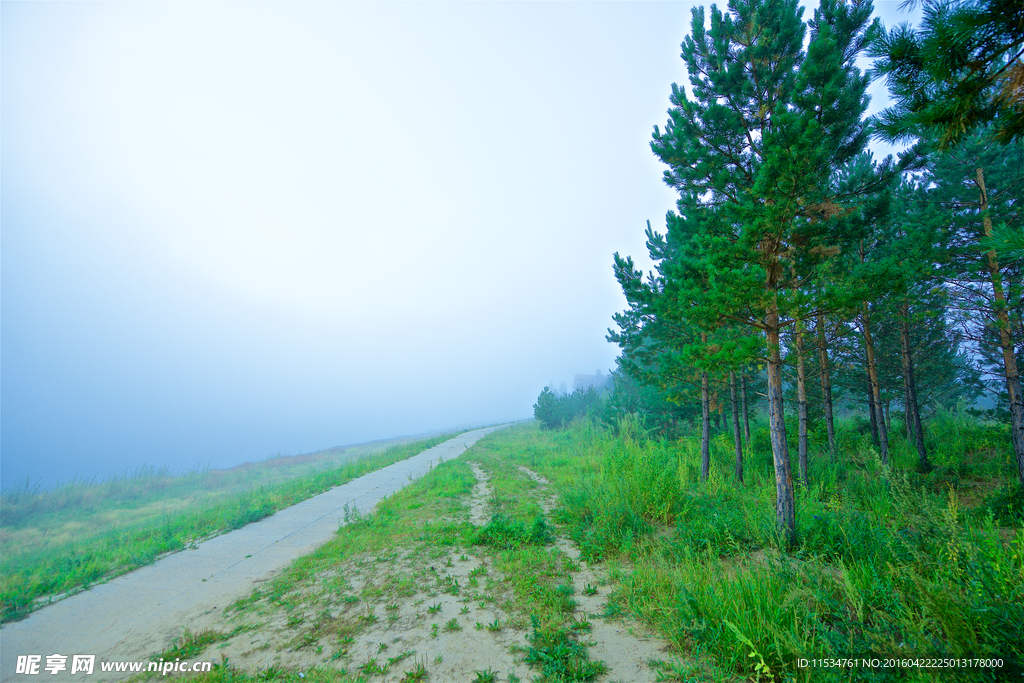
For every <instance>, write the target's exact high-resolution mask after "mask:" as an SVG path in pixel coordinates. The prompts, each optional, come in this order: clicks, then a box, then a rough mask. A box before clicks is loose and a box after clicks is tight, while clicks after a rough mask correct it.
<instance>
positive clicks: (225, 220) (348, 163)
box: [0, 2, 904, 488]
mask: <svg viewBox="0 0 1024 683" xmlns="http://www.w3.org/2000/svg"><path fill="white" fill-rule="evenodd" d="M694 4H700V3H692V2H680V3H667V2H664V3H643V2H636V3H614V2H609V3H582V2H581V3H547V2H535V3H534V2H531V3H526V2H518V3H482V2H481V3H454V2H452V3H434V2H417V3H383V2H380V3H356V2H343V3H326V2H324V3H309V4H306V3H267V4H264V3H200V2H195V3H183V2H173V3H122V2H117V3H91V2H80V3H61V2H47V3H29V2H24V3H23V2H4V3H2V4H0V31H2V34H0V38H2V42H0V84H2V90H0V150H2V152H0V212H2V213H0V221H2V223H0V228H2V232H0V239H2V247H0V258H2V268H0V279H2V280H0V297H2V303H0V315H2V319H0V326H2V327H0V484H2V486H3V487H4V488H11V487H16V486H19V485H21V484H23V483H24V482H25V480H26V478H29V479H31V480H32V481H36V482H42V483H44V484H52V483H54V482H57V481H64V480H67V479H70V478H72V477H75V476H77V477H84V478H89V477H93V476H98V477H99V478H103V477H105V476H107V475H108V474H110V473H111V472H113V471H119V470H123V469H125V468H132V467H134V466H136V465H137V464H140V463H145V464H149V465H155V466H162V465H170V466H171V467H172V469H174V470H181V469H185V468H190V467H193V466H195V465H201V464H209V465H212V466H214V467H221V466H229V465H233V464H237V463H239V462H243V461H246V460H254V459H255V460H258V459H262V458H265V457H268V456H271V455H274V454H277V453H290V454H295V453H300V452H309V451H312V450H317V449H321V448H326V447H330V446H334V445H341V444H349V443H356V442H361V441H367V440H371V439H378V438H386V437H392V436H398V435H404V434H414V433H421V432H425V431H429V430H439V429H446V428H451V427H455V426H458V425H473V424H482V423H494V422H498V421H507V420H516V419H523V418H527V417H530V416H531V415H532V405H533V403H534V401H535V400H536V398H537V395H538V393H539V392H540V390H541V389H542V388H543V387H544V385H545V384H548V383H550V382H555V383H557V382H560V381H565V382H566V383H568V384H571V381H572V377H573V375H574V374H576V373H593V372H594V371H595V370H597V369H601V370H602V371H605V372H607V371H608V370H609V369H611V368H612V367H613V366H614V358H615V356H616V355H617V347H616V346H614V345H612V344H609V343H608V342H606V341H605V334H606V330H607V328H609V327H611V326H612V325H613V322H612V319H611V316H612V315H613V314H614V313H615V312H617V311H620V310H622V309H623V308H624V307H625V300H624V298H623V297H622V294H621V292H620V290H619V287H618V285H617V283H616V282H615V279H614V277H613V275H612V267H611V266H612V253H613V252H615V251H619V252H620V253H622V254H629V255H632V256H633V257H634V258H635V259H636V260H638V262H640V263H641V264H648V262H647V259H646V258H645V254H646V250H645V248H644V235H643V230H644V227H645V221H647V220H650V221H651V223H652V225H653V226H655V227H656V228H660V227H662V226H663V225H664V216H665V213H666V212H667V211H668V210H669V209H671V208H672V207H673V205H674V202H675V195H674V193H673V192H672V191H671V190H669V189H668V188H666V187H665V186H664V185H663V183H662V182H661V174H662V171H663V166H662V165H661V164H660V162H658V161H657V160H656V159H655V158H654V156H653V154H652V153H651V151H650V147H649V142H650V137H651V132H652V130H653V126H655V125H659V126H664V123H665V120H666V118H667V116H666V110H667V108H668V106H669V102H668V95H669V92H670V87H671V83H673V82H677V83H680V84H683V83H685V82H686V81H687V77H686V72H685V68H684V66H683V63H682V61H681V60H680V59H679V44H680V42H681V41H682V40H683V37H684V36H685V35H686V33H687V32H688V30H689V21H690V9H691V7H693V6H694ZM876 5H880V6H881V7H882V16H883V20H884V21H885V22H886V23H887V24H888V25H892V24H894V23H895V22H896V21H899V20H902V19H903V18H904V17H902V16H901V15H898V14H897V13H896V5H897V3H895V2H885V3H876ZM809 15H810V10H807V11H806V12H805V18H806V17H809ZM873 92H874V93H875V104H876V106H874V107H873V109H877V108H878V107H879V106H882V105H883V104H884V102H883V101H882V97H883V94H884V85H883V84H875V86H874V88H873Z"/></svg>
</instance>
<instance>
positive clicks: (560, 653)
mask: <svg viewBox="0 0 1024 683" xmlns="http://www.w3.org/2000/svg"><path fill="white" fill-rule="evenodd" d="M527 640H528V641H529V643H530V647H529V648H528V649H527V652H526V657H525V658H524V659H525V661H526V663H527V664H529V665H531V666H533V667H535V668H537V669H540V672H541V675H542V676H544V677H545V678H547V679H549V680H556V681H561V680H569V681H592V680H594V679H596V678H597V677H598V676H600V675H601V674H603V673H605V672H607V671H608V667H607V666H606V665H605V664H604V662H601V661H592V660H591V659H590V656H589V654H588V653H587V648H586V646H584V645H583V644H581V643H580V642H579V641H578V640H577V639H576V637H575V636H574V635H573V634H572V633H571V632H570V631H569V630H568V629H564V628H557V627H556V628H551V627H549V628H539V627H538V623H537V620H536V619H533V630H532V632H531V633H530V635H529V636H528V638H527Z"/></svg>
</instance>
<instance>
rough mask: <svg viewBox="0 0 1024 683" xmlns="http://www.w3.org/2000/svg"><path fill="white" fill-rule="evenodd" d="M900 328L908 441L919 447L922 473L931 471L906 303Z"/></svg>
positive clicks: (919, 465) (908, 310) (918, 455)
mask: <svg viewBox="0 0 1024 683" xmlns="http://www.w3.org/2000/svg"><path fill="white" fill-rule="evenodd" d="M901 314H902V315H901V317H902V320H901V323H902V325H901V327H900V349H901V351H902V352H903V353H902V355H903V383H904V386H905V387H906V397H907V401H906V403H907V410H906V412H907V428H908V430H909V432H910V438H909V439H908V440H909V441H910V442H911V443H912V444H914V445H915V446H916V447H917V465H918V468H919V469H920V470H921V471H922V472H927V471H928V470H929V469H930V466H929V464H928V452H927V451H925V448H924V432H923V430H922V429H921V412H920V410H919V408H918V405H917V384H916V383H915V382H914V359H913V357H912V356H911V354H910V307H909V305H908V304H907V302H906V301H904V302H903V309H902V311H901Z"/></svg>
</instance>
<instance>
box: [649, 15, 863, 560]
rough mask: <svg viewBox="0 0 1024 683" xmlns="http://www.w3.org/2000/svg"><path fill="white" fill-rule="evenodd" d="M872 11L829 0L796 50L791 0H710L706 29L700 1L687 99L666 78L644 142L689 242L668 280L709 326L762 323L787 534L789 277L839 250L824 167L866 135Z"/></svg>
mask: <svg viewBox="0 0 1024 683" xmlns="http://www.w3.org/2000/svg"><path fill="white" fill-rule="evenodd" d="M871 11H872V6H871V3H870V2H860V1H855V2H853V3H849V4H848V3H844V2H839V1H838V0H824V1H823V2H822V3H821V6H820V7H819V8H818V9H817V10H816V11H815V14H814V17H813V19H812V20H811V21H810V22H809V26H810V30H811V40H810V43H809V45H808V48H807V51H806V52H804V50H803V40H804V36H805V33H806V28H807V26H806V25H805V24H804V23H803V21H802V20H801V14H802V9H801V8H800V7H799V5H798V3H797V1H796V0H732V1H731V2H730V3H729V12H728V13H727V14H723V13H722V12H721V11H719V10H718V9H717V7H714V6H712V9H711V17H710V19H711V21H710V30H707V29H706V28H705V25H704V23H705V14H704V10H703V8H696V9H695V10H694V12H693V21H692V25H691V34H690V35H689V36H687V38H686V39H685V41H684V42H683V45H682V50H683V52H682V57H683V59H684V61H685V63H686V66H687V70H688V72H689V74H690V84H691V86H692V89H693V95H694V99H692V100H691V99H690V98H689V97H688V96H687V94H686V92H685V90H684V89H682V88H679V87H678V86H677V85H673V86H672V96H671V102H672V104H673V107H672V109H670V110H669V117H670V120H669V122H668V124H667V126H666V130H665V132H664V133H662V132H661V131H660V130H659V129H658V128H655V133H654V140H653V142H652V145H651V146H652V149H653V150H654V152H655V154H656V155H657V156H658V157H659V158H660V159H661V160H662V161H664V162H665V163H666V164H667V165H668V166H669V170H667V171H666V172H665V180H666V182H667V183H668V184H669V185H671V186H672V187H674V188H676V189H677V190H678V192H679V194H680V200H679V202H678V204H677V207H678V217H677V219H675V220H672V221H670V222H669V225H668V235H667V240H668V242H682V241H684V240H685V241H686V242H688V247H687V253H688V260H687V262H686V265H685V267H684V268H681V269H679V270H678V271H677V270H676V269H675V268H673V267H666V268H665V269H663V273H664V274H665V275H666V278H667V280H666V286H672V287H675V288H677V290H678V291H679V292H680V294H683V295H687V296H692V297H693V299H692V305H691V306H690V307H688V308H687V310H686V315H687V316H688V317H689V319H690V320H693V321H703V323H704V326H705V328H707V326H708V324H709V322H710V321H712V320H720V321H729V322H738V323H742V324H746V325H749V326H752V327H754V328H756V329H758V330H760V331H761V332H762V333H763V334H764V338H763V342H764V348H765V350H764V352H763V353H764V361H765V362H766V365H767V369H768V403H769V425H770V432H771V441H772V451H773V457H774V461H775V478H776V520H777V525H778V529H779V532H780V534H781V535H782V536H783V537H784V539H785V541H786V542H787V543H793V542H794V541H795V538H796V511H795V497H794V493H793V481H792V473H791V470H790V463H789V452H788V448H787V445H786V428H785V421H784V417H783V398H782V357H781V352H780V334H781V333H782V331H783V329H784V328H785V327H787V326H788V325H790V324H791V323H792V320H791V319H790V318H789V317H788V316H789V312H790V311H792V310H793V308H794V306H795V305H796V303H797V302H796V299H795V296H794V294H795V292H796V291H798V289H799V288H798V287H797V286H795V285H794V282H799V281H801V280H802V279H806V278H808V277H809V273H810V272H811V271H813V270H814V269H815V268H817V267H819V266H820V264H821V263H823V262H825V261H827V260H828V259H829V258H830V257H831V256H833V255H834V253H835V252H834V251H833V250H832V246H833V245H831V244H829V242H830V240H831V238H832V235H830V234H829V231H828V226H829V220H828V219H829V218H831V217H833V216H835V215H837V214H838V213H839V212H840V211H841V207H840V206H838V205H837V204H836V202H835V199H836V198H835V196H834V194H833V193H832V192H831V189H832V187H831V183H830V177H831V176H832V173H833V171H834V169H835V168H837V167H838V166H840V165H842V164H844V163H845V162H846V161H848V160H849V159H851V158H852V157H854V156H855V155H856V154H858V153H859V152H860V151H861V150H862V149H863V147H864V145H865V142H866V140H867V135H868V129H867V126H866V124H865V123H864V122H863V121H862V114H863V112H864V110H865V107H866V103H867V98H866V96H865V91H866V87H867V78H866V77H865V76H863V75H861V74H860V72H859V70H858V69H857V68H856V66H855V64H854V61H855V59H856V57H857V56H858V54H860V52H861V51H862V50H863V49H864V48H865V46H866V43H867V42H868V40H869V39H870V37H871V33H872V31H873V28H872V27H873V26H874V25H873V24H871V25H869V23H868V21H869V17H870V15H871ZM679 231H682V232H685V237H676V236H675V235H674V232H679ZM794 269H796V270H795V271H794ZM695 273H696V275H695ZM794 275H795V277H794ZM674 278H675V279H678V281H679V283H678V284H676V283H671V281H672V280H673V279H674ZM670 283H671V284H670ZM698 283H699V284H700V286H698ZM818 303H819V304H822V303H823V302H818ZM823 307H824V306H823Z"/></svg>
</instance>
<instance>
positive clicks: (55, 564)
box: [0, 433, 455, 622]
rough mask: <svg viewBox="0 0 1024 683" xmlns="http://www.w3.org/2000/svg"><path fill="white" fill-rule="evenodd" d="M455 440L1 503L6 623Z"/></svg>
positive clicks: (147, 473)
mask: <svg viewBox="0 0 1024 683" xmlns="http://www.w3.org/2000/svg"><path fill="white" fill-rule="evenodd" d="M453 436H455V434H454V433H453V434H446V435H441V436H436V437H433V438H431V439H426V440H422V441H417V442H413V443H400V444H397V445H392V446H390V447H387V446H386V445H385V444H376V445H375V444H366V445H363V446H353V447H350V448H345V449H334V450H330V451H324V452H322V453H316V454H311V455H305V456H295V457H277V458H273V459H269V460H266V461H263V462H260V463H247V464H245V465H241V466H239V467H235V468H232V469H229V470H201V471H198V470H197V471H194V472H188V473H185V474H183V475H180V476H175V475H172V474H170V473H169V472H168V471H167V470H166V469H165V470H151V469H140V470H138V471H136V472H134V473H131V474H127V475H125V476H123V477H115V478H112V479H110V480H108V481H105V482H99V483H97V482H72V483H69V484H66V485H64V486H61V487H58V488H55V489H52V490H31V489H27V488H26V489H22V490H13V491H4V492H3V494H2V495H0V599H2V609H3V611H2V620H3V622H8V621H12V620H17V619H22V618H24V617H25V616H27V615H28V614H30V613H31V612H32V611H33V610H34V609H37V608H38V607H40V606H42V605H44V604H47V603H48V602H50V601H51V600H52V599H54V598H58V597H61V596H64V595H67V594H69V593H73V592H75V591H78V590H84V589H86V588H88V587H89V586H91V585H93V584H95V583H98V582H102V581H106V580H109V579H111V578H113V577H115V576H118V575H120V574H124V573H125V572H128V571H131V570H132V569H136V568H138V567H141V566H144V565H146V564H149V563H151V562H153V561H154V560H156V559H157V558H158V557H160V556H161V555H164V554H166V553H169V552H175V551H178V550H183V549H185V548H188V547H190V546H192V545H194V544H196V543H199V542H201V541H202V540H204V539H206V538H209V537H211V536H214V535H216V534H220V533H223V532H225V531H230V530H232V529H238V528H240V527H242V526H245V525H246V524H249V523H250V522H255V521H258V520H260V519H263V518H264V517H266V516H268V515H271V514H273V513H274V512H276V511H277V510H281V509H283V508H285V507H288V506H290V505H294V504H295V503H298V502H300V501H303V500H305V499H307V498H310V497H311V496H314V495H316V494H318V493H322V492H323V491H326V490H328V489H330V488H332V487H334V486H338V485H340V484H344V483H345V482H347V481H350V480H352V479H354V478H356V477H358V476H361V475H363V474H366V473H367V472H371V471H374V470H377V469H380V468H381V467H385V466H387V465H390V464H391V463H394V462H398V461H399V460H404V459H406V458H409V457H411V456H413V455H415V454H417V453H419V452H421V451H423V450H426V449H427V448H430V447H432V446H434V445H437V444H439V443H441V442H443V441H446V440H447V439H450V438H452V437H453Z"/></svg>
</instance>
